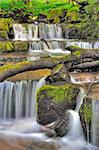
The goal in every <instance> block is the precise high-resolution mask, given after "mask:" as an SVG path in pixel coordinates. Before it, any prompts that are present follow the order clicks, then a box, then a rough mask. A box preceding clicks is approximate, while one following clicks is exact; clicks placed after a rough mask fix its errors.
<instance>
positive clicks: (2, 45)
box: [0, 42, 13, 53]
mask: <svg viewBox="0 0 99 150" xmlns="http://www.w3.org/2000/svg"><path fill="white" fill-rule="evenodd" d="M12 51H13V44H12V43H11V42H0V52H1V53H2V52H12Z"/></svg>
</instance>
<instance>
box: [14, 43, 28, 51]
mask: <svg viewBox="0 0 99 150" xmlns="http://www.w3.org/2000/svg"><path fill="white" fill-rule="evenodd" d="M13 47H14V51H18V52H19V51H28V49H29V48H28V42H13Z"/></svg>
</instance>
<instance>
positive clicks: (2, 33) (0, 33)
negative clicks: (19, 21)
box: [0, 30, 8, 40]
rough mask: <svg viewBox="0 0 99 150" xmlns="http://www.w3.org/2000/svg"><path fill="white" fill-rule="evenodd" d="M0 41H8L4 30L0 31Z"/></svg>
mask: <svg viewBox="0 0 99 150" xmlns="http://www.w3.org/2000/svg"><path fill="white" fill-rule="evenodd" d="M0 40H8V33H7V31H6V30H0Z"/></svg>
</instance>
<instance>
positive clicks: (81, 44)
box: [67, 41, 99, 49]
mask: <svg viewBox="0 0 99 150" xmlns="http://www.w3.org/2000/svg"><path fill="white" fill-rule="evenodd" d="M68 46H78V47H80V48H84V49H93V48H99V42H98V41H97V42H83V41H74V42H67V47H68Z"/></svg>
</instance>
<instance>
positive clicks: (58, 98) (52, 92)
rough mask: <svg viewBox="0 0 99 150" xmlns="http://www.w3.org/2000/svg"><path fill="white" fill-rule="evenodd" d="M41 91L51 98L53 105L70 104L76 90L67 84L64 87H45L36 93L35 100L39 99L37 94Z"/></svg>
mask: <svg viewBox="0 0 99 150" xmlns="http://www.w3.org/2000/svg"><path fill="white" fill-rule="evenodd" d="M42 91H46V93H47V95H48V97H51V98H52V101H53V102H54V103H59V102H63V101H67V102H71V101H72V100H73V99H74V98H75V95H76V94H77V88H76V87H75V86H73V85H69V84H66V85H64V86H49V85H45V86H43V87H42V88H41V89H39V91H38V93H37V99H38V98H39V93H41V92H42ZM75 92H76V93H75ZM74 100H75V99H74Z"/></svg>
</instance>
